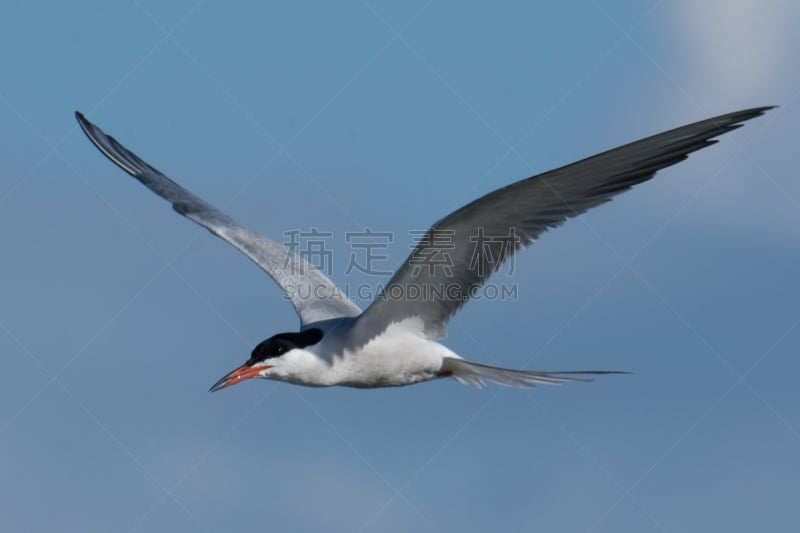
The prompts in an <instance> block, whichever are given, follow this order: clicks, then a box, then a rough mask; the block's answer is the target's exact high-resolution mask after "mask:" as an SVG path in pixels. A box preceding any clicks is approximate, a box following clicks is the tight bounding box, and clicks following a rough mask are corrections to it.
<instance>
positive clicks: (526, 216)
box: [75, 107, 771, 392]
mask: <svg viewBox="0 0 800 533" xmlns="http://www.w3.org/2000/svg"><path fill="white" fill-rule="evenodd" d="M769 109H771V107H758V108H753V109H746V110H743V111H737V112H734V113H728V114H725V115H720V116H717V117H714V118H709V119H706V120H702V121H700V122H696V123H693V124H689V125H687V126H683V127H680V128H676V129H673V130H670V131H667V132H664V133H660V134H658V135H654V136H651V137H647V138H645V139H641V140H639V141H636V142H633V143H630V144H626V145H624V146H621V147H618V148H615V149H613V150H609V151H607V152H603V153H600V154H598V155H595V156H592V157H589V158H587V159H583V160H581V161H578V162H576V163H572V164H570V165H567V166H564V167H561V168H558V169H555V170H551V171H549V172H545V173H543V174H539V175H536V176H533V177H531V178H527V179H523V180H521V181H518V182H516V183H512V184H510V185H508V186H506V187H503V188H501V189H498V190H496V191H494V192H491V193H489V194H487V195H485V196H483V197H481V198H478V199H477V200H475V201H473V202H471V203H469V204H467V205H465V206H463V207H461V208H460V209H457V210H456V211H454V212H452V213H450V214H449V215H447V216H446V217H444V218H442V219H441V220H439V221H438V222H436V223H434V224H433V226H431V228H430V229H429V230H428V231H427V233H426V234H425V236H424V237H423V238H422V239H420V242H419V243H418V244H417V246H416V248H415V249H414V250H413V251H412V253H411V255H410V256H409V257H408V258H407V259H406V261H405V262H404V263H402V264H401V266H400V268H399V269H398V270H397V272H396V273H395V274H394V276H393V277H392V278H391V279H390V281H389V283H388V284H387V285H386V286H384V287H383V288H382V291H381V293H380V294H379V295H378V297H377V298H375V300H374V301H373V302H372V303H371V304H370V306H369V307H368V308H367V309H366V310H365V311H363V312H362V311H361V309H359V308H358V306H356V305H355V304H354V303H353V302H352V301H350V300H349V299H348V298H347V297H346V296H345V295H344V294H343V293H342V292H341V291H340V290H339V289H338V288H337V287H336V286H335V285H334V284H333V283H332V282H331V281H330V280H329V279H328V278H327V277H326V276H325V275H324V274H323V273H322V272H320V271H319V270H318V269H316V268H314V267H313V266H312V265H311V264H309V263H308V262H307V261H306V260H305V259H304V258H302V257H300V256H298V255H296V254H294V253H292V252H291V251H289V250H287V249H286V248H285V247H284V246H282V245H280V244H278V243H276V242H274V241H272V240H269V239H267V238H266V237H263V236H262V235H260V234H258V233H256V232H255V231H253V230H251V229H248V228H245V227H244V226H241V225H240V224H238V223H237V222H235V221H234V220H233V219H232V218H231V217H229V216H228V215H226V214H225V213H223V212H221V211H219V210H218V209H216V208H214V207H213V206H211V205H210V204H208V203H206V202H205V201H203V200H201V199H200V198H198V197H197V196H195V195H194V194H192V193H191V192H189V191H188V190H186V189H184V188H183V187H181V186H180V185H178V184H177V183H175V182H174V181H172V180H171V179H169V178H168V177H167V176H165V175H164V174H162V173H161V172H160V171H158V170H156V169H155V168H153V167H152V166H150V165H149V164H147V163H146V162H144V161H143V160H142V159H140V158H139V157H138V156H137V155H136V154H134V153H133V152H131V151H129V150H128V149H126V148H125V147H124V146H122V144H120V143H119V142H118V141H117V140H116V139H114V138H113V137H111V136H110V135H107V134H106V133H105V132H103V130H101V129H100V128H99V127H97V126H96V125H94V124H92V123H91V122H89V121H88V120H87V119H86V118H85V117H84V116H83V115H82V114H81V113H80V112H76V113H75V115H76V118H77V120H78V123H79V124H80V126H81V128H82V129H83V131H84V132H85V133H86V135H87V136H88V137H89V139H90V140H91V141H92V142H93V143H94V145H95V146H96V147H97V148H98V149H99V150H100V151H101V152H102V153H103V154H105V155H106V157H108V158H109V159H110V160H111V161H113V162H114V163H116V164H117V165H118V166H119V167H121V168H122V169H123V170H124V171H125V172H127V173H128V174H130V175H131V176H133V177H134V178H136V179H137V180H139V181H140V182H141V183H143V184H144V185H145V186H146V187H147V188H148V189H150V190H151V191H153V192H154V193H156V194H157V195H159V196H161V197H162V198H164V199H165V200H167V201H168V202H170V203H171V204H172V207H173V209H174V210H175V211H177V212H178V213H180V214H181V215H183V216H185V217H187V218H189V219H190V220H192V221H194V222H196V223H197V224H199V225H200V226H203V227H204V228H206V229H207V230H209V231H210V232H211V233H213V234H214V235H216V236H218V237H220V238H222V239H223V240H225V241H226V242H228V243H230V244H231V245H233V246H234V247H235V248H237V249H238V250H239V251H240V252H242V253H243V254H244V255H246V256H247V257H248V258H249V259H251V260H252V261H253V262H254V263H256V264H257V265H258V266H259V267H261V268H262V269H263V270H265V271H266V273H267V274H269V275H270V276H271V277H272V279H273V280H275V281H276V282H277V283H278V285H279V286H280V287H281V289H283V291H284V292H285V293H286V295H287V296H288V298H289V300H290V301H291V303H292V305H293V306H294V308H295V311H296V312H297V314H298V315H299V318H300V331H299V332H291V333H279V334H277V335H274V336H272V337H270V338H268V339H267V340H265V341H263V342H261V343H260V344H258V346H256V347H255V349H254V350H253V351H252V354H251V356H250V358H249V359H248V360H247V361H246V362H245V363H244V364H243V365H242V366H240V367H239V368H237V369H236V370H234V371H232V372H230V373H229V374H227V375H226V376H225V377H223V378H222V379H220V380H219V381H218V382H217V383H216V384H214V386H212V387H211V391H212V392H213V391H217V390H220V389H223V388H225V387H229V386H231V385H234V384H237V383H241V382H242V381H245V380H247V379H250V378H263V379H271V380H278V381H284V382H289V383H293V384H296V385H305V386H312V387H327V386H332V385H341V386H348V387H358V388H375V387H397V386H402V385H411V384H414V383H420V382H424V381H430V380H436V379H442V378H452V379H456V380H458V381H459V382H461V383H463V384H466V385H472V386H475V387H483V386H485V382H486V381H487V380H488V381H493V382H496V383H499V384H501V385H507V386H515V387H534V386H536V385H540V384H558V383H564V382H574V381H591V378H590V377H588V376H592V375H597V374H616V373H621V372H614V371H602V370H588V371H547V372H545V371H533V370H511V369H506V368H498V367H494V366H489V365H485V364H481V363H476V362H472V361H467V360H465V359H463V358H462V357H460V356H459V355H457V354H456V353H454V352H453V351H452V350H450V349H449V348H447V347H446V346H444V345H443V344H441V343H440V342H438V341H440V340H441V339H443V338H444V337H445V332H446V327H447V324H448V322H449V321H450V319H451V318H452V317H453V315H455V314H456V313H457V312H458V311H459V309H460V308H461V307H462V306H463V305H464V304H465V303H466V302H467V301H468V300H469V297H470V296H471V295H473V294H474V291H475V290H477V289H478V288H480V287H481V286H482V285H483V284H484V282H485V281H486V280H487V278H488V277H489V276H490V275H491V274H492V273H493V272H494V271H496V270H497V269H498V268H500V266H501V265H502V263H503V262H504V261H506V260H508V258H509V257H511V255H512V254H514V253H515V252H517V251H518V250H520V249H521V248H524V247H525V246H527V245H530V244H532V243H533V242H535V241H536V240H537V239H539V237H540V236H541V235H542V234H543V233H545V232H546V231H547V230H549V229H551V228H555V227H557V226H560V225H561V224H562V223H564V222H565V221H566V220H567V219H568V218H572V217H575V216H577V215H580V214H581V213H584V212H585V211H587V210H589V209H591V208H592V207H595V206H598V205H601V204H604V203H606V202H608V201H610V200H611V199H612V198H613V197H614V196H616V195H617V194H620V193H622V192H624V191H627V190H629V189H630V188H631V187H633V186H634V185H637V184H639V183H642V182H645V181H648V180H650V179H651V178H653V176H655V174H656V172H658V171H659V170H661V169H663V168H666V167H669V166H671V165H674V164H675V163H678V162H680V161H683V160H684V159H686V158H687V157H688V155H689V154H690V153H692V152H694V151H696V150H699V149H701V148H705V147H706V146H709V145H711V144H713V143H715V142H717V141H716V140H715V139H714V138H715V137H717V136H719V135H722V134H724V133H726V132H729V131H731V130H734V129H736V128H738V127H740V126H742V123H743V122H744V121H746V120H750V119H752V118H754V117H757V116H759V115H762V114H763V113H764V112H766V111H767V110H769ZM437 235H439V236H444V237H446V238H437ZM510 235H513V236H514V237H515V238H514V239H513V240H510V239H508V236H510ZM478 236H481V237H482V238H483V240H482V241H481V243H480V244H481V245H480V246H476V237H478ZM489 237H491V238H489ZM494 237H497V238H494ZM442 258H445V259H446V260H447V263H446V264H445V265H442V264H441V260H442ZM443 266H446V267H447V268H442V267H443ZM437 267H439V268H437ZM442 288H445V290H442Z"/></svg>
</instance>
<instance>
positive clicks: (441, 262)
mask: <svg viewBox="0 0 800 533" xmlns="http://www.w3.org/2000/svg"><path fill="white" fill-rule="evenodd" d="M768 109H771V108H770V107H760V108H755V109H748V110H744V111H738V112H735V113H729V114H727V115H722V116H718V117H715V118H710V119H707V120H703V121H701V122H697V123H694V124H690V125H688V126H683V127H681V128H677V129H674V130H670V131H667V132H665V133H661V134H659V135H654V136H652V137H648V138H646V139H642V140H640V141H637V142H634V143H631V144H627V145H625V146H621V147H619V148H615V149H613V150H610V151H608V152H603V153H601V154H598V155H595V156H593V157H590V158H588V159H584V160H581V161H579V162H577V163H573V164H571V165H567V166H565V167H561V168H559V169H556V170H552V171H550V172H546V173H544V174H540V175H538V176H534V177H532V178H528V179H525V180H522V181H518V182H516V183H513V184H511V185H508V186H507V187H504V188H502V189H498V190H496V191H494V192H491V193H489V194H487V195H486V196H484V197H482V198H479V199H478V200H475V201H474V202H472V203H470V204H467V205H466V206H464V207H462V208H461V209H458V210H457V211H455V212H453V213H451V214H450V215H448V216H446V217H445V218H443V219H442V220H440V221H439V222H436V223H435V224H434V225H433V227H431V228H430V229H429V230H428V232H427V233H426V234H425V236H424V237H423V238H422V239H421V240H420V242H419V244H418V245H417V247H416V248H415V249H414V251H413V252H412V253H411V255H410V256H409V257H408V259H406V261H405V262H404V263H403V264H402V265H401V266H400V268H399V269H398V271H397V272H396V273H395V275H394V276H393V277H392V279H391V280H390V281H389V284H388V285H386V286H385V287H384V289H383V291H382V293H381V294H380V295H379V296H378V297H377V298H376V299H375V301H374V302H373V303H372V304H371V305H370V307H369V308H368V309H367V310H366V311H364V314H363V315H362V316H361V317H360V318H359V319H358V322H359V324H358V326H359V328H358V329H360V331H361V333H362V335H363V339H368V338H369V337H370V336H371V335H373V334H377V333H378V332H380V331H382V330H383V329H385V328H386V327H387V326H388V325H389V324H391V323H393V322H399V321H402V320H404V319H409V318H417V319H419V322H416V326H417V327H421V328H422V330H423V332H424V334H425V335H427V336H428V337H430V338H441V337H443V336H444V335H445V329H446V326H447V322H448V321H449V320H450V318H451V317H452V316H453V315H454V314H455V313H456V312H457V311H458V310H459V309H460V308H461V306H462V305H464V304H465V303H466V302H467V300H468V299H469V297H470V296H471V294H473V291H475V290H476V289H477V288H479V287H480V286H481V285H482V284H483V283H484V282H485V281H486V279H487V278H488V277H489V276H490V275H491V274H492V273H493V272H494V271H496V270H497V269H498V268H499V267H500V266H501V265H502V263H503V262H504V261H505V260H506V259H508V258H509V257H510V256H511V255H512V254H513V253H514V252H516V251H517V250H519V249H520V248H523V247H525V246H527V245H529V244H531V243H533V242H534V241H535V240H536V239H538V238H539V236H540V235H541V234H543V233H544V232H546V231H547V230H548V229H550V228H555V227H557V226H559V225H561V224H562V223H564V221H566V220H567V219H568V218H571V217H574V216H577V215H579V214H581V213H583V212H585V211H587V210H589V209H591V208H592V207H595V206H598V205H601V204H604V203H606V202H608V201H610V200H611V198H612V197H613V196H615V195H617V194H619V193H621V192H624V191H627V190H628V189H630V188H631V187H632V186H634V185H636V184H638V183H642V182H644V181H647V180H649V179H651V178H652V177H653V176H654V175H655V173H656V172H657V171H659V170H661V169H662V168H665V167H668V166H670V165H674V164H675V163H678V162H680V161H683V160H684V159H686V158H687V157H688V154H690V153H691V152H694V151H695V150H699V149H701V148H705V147H706V146H709V145H711V144H713V143H715V142H717V141H716V140H713V139H712V138H713V137H716V136H718V135H721V134H723V133H726V132H729V131H731V130H734V129H736V128H738V127H739V126H741V125H742V124H741V122H743V121H745V120H749V119H751V118H754V117H757V116H759V115H761V114H763V113H764V112H765V111H766V110H768Z"/></svg>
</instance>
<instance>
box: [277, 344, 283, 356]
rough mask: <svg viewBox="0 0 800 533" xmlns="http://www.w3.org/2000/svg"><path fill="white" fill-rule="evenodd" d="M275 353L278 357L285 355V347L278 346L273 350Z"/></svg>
mask: <svg viewBox="0 0 800 533" xmlns="http://www.w3.org/2000/svg"><path fill="white" fill-rule="evenodd" d="M275 353H277V354H278V355H283V354H284V353H286V346H284V345H283V344H280V345H278V349H277V350H275Z"/></svg>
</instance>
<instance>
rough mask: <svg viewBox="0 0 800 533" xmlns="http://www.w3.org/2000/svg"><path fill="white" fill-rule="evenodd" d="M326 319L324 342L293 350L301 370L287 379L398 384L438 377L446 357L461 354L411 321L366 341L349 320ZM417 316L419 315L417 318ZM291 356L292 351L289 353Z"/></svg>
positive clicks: (315, 383) (366, 385) (360, 384)
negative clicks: (354, 335) (359, 340)
mask: <svg viewBox="0 0 800 533" xmlns="http://www.w3.org/2000/svg"><path fill="white" fill-rule="evenodd" d="M345 320H347V321H346V322H344V323H339V324H325V326H326V327H325V329H327V330H328V331H325V337H323V339H322V341H320V342H319V344H316V345H314V346H310V347H308V348H307V349H306V350H302V351H298V353H297V354H294V353H292V356H293V360H294V361H293V362H294V363H295V364H292V365H291V366H292V367H295V368H296V369H297V371H296V372H290V374H292V375H287V376H285V377H283V379H286V381H291V382H293V383H297V384H302V385H311V386H330V385H346V386H350V387H363V388H370V387H393V386H401V385H410V384H412V383H418V382H420V381H428V380H431V379H435V378H436V377H437V372H439V370H440V369H441V367H442V360H443V358H444V357H454V358H459V357H458V356H457V355H456V354H455V353H453V352H452V351H450V350H449V349H447V348H446V347H444V346H442V345H441V344H439V343H438V342H435V341H431V340H429V339H426V338H425V337H423V336H421V335H420V333H419V331H420V329H419V328H418V327H414V326H416V324H409V323H407V322H408V321H404V322H399V323H396V324H392V325H390V326H389V327H388V328H387V329H386V330H385V331H384V332H382V333H380V334H379V335H377V336H376V337H374V338H373V339H370V340H369V341H368V342H366V343H363V344H361V345H355V343H354V342H353V340H352V339H350V338H349V337H348V335H347V333H348V331H349V329H350V327H349V326H350V324H351V323H352V322H350V321H349V319H345ZM412 320H414V319H412ZM287 355H288V354H287Z"/></svg>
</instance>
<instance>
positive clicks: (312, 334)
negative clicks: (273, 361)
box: [247, 328, 323, 366]
mask: <svg viewBox="0 0 800 533" xmlns="http://www.w3.org/2000/svg"><path fill="white" fill-rule="evenodd" d="M322 336H323V334H322V330H321V329H318V328H311V329H307V330H305V331H301V332H299V333H278V334H277V335H274V336H272V337H270V338H269V339H267V340H265V341H263V342H261V343H259V345H258V346H256V347H255V349H254V350H253V353H252V354H251V355H250V359H249V360H248V361H247V365H250V366H252V365H254V364H256V363H260V362H262V361H266V360H267V359H270V358H272V357H280V356H281V355H283V354H285V353H286V352H288V351H290V350H293V349H295V348H305V347H306V346H311V345H313V344H317V343H318V342H319V341H321V340H322Z"/></svg>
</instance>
